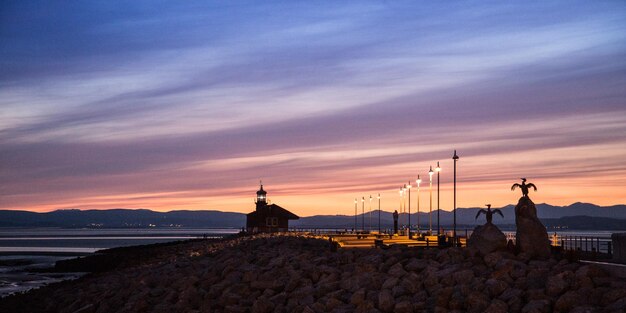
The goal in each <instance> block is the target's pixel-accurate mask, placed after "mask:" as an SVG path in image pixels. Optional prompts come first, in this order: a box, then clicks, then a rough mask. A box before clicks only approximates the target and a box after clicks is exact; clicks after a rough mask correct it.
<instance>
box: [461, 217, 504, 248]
mask: <svg viewBox="0 0 626 313" xmlns="http://www.w3.org/2000/svg"><path fill="white" fill-rule="evenodd" d="M467 246H468V247H470V248H475V249H477V250H478V251H480V253H481V254H482V255H486V254H488V253H490V252H494V251H497V250H504V249H506V236H505V235H504V234H503V233H502V231H500V229H498V227H497V226H496V225H494V224H492V223H487V224H485V225H482V226H477V227H476V228H474V231H473V232H472V235H471V236H470V238H469V239H468V240H467Z"/></svg>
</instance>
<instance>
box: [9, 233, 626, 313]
mask: <svg viewBox="0 0 626 313" xmlns="http://www.w3.org/2000/svg"><path fill="white" fill-rule="evenodd" d="M167 253H169V255H168V257H161V258H159V259H158V260H157V261H154V262H146V263H145V264H141V265H137V266H132V267H128V268H121V269H120V268H118V269H117V270H115V271H110V272H104V273H97V274H90V275H87V276H85V277H83V278H81V279H79V280H77V281H73V282H65V283H61V284H59V285H56V286H50V287H46V288H43V289H41V290H36V291H33V292H30V293H28V294H26V295H20V296H13V297H9V298H6V299H3V300H0V311H2V312H40V311H43V312H81V313H85V312H253V313H267V312H307V313H308V312H399V313H402V312H451V311H457V312H461V311H467V312H552V311H556V312H568V311H572V312H620V310H621V312H623V310H624V308H626V282H624V281H623V280H619V279H616V278H612V277H609V276H607V275H606V274H605V273H604V272H603V271H601V270H599V269H598V268H596V267H594V266H591V265H582V264H580V263H576V262H569V261H567V260H560V261H559V260H555V259H549V260H544V261H536V260H529V258H528V256H527V255H525V254H523V253H522V254H520V255H519V256H514V255H512V254H508V253H507V252H492V253H489V254H487V255H485V256H480V255H479V254H478V253H477V251H476V250H475V249H462V248H449V249H444V250H437V249H432V250H418V249H411V248H401V247H394V248H391V249H388V250H379V249H350V250H349V249H340V250H339V251H338V252H331V251H330V249H329V247H328V242H327V241H324V240H318V239H313V238H306V237H301V236H295V235H289V236H286V235H282V236H271V235H259V236H251V237H242V238H237V239H231V240H226V241H223V242H217V243H215V242H213V243H208V242H207V243H202V242H196V243H193V244H188V245H181V246H180V247H178V248H177V249H176V250H171V249H170V250H167Z"/></svg>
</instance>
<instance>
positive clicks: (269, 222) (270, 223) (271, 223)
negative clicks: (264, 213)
mask: <svg viewBox="0 0 626 313" xmlns="http://www.w3.org/2000/svg"><path fill="white" fill-rule="evenodd" d="M265 226H267V227H277V226H278V218H277V217H266V218H265Z"/></svg>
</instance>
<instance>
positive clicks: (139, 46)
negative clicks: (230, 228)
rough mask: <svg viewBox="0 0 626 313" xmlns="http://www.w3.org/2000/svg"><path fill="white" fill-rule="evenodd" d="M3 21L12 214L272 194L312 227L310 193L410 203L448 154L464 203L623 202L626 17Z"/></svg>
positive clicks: (561, 13)
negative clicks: (408, 193) (417, 184)
mask: <svg viewBox="0 0 626 313" xmlns="http://www.w3.org/2000/svg"><path fill="white" fill-rule="evenodd" d="M0 12H2V13H0V14H1V15H0V40H1V41H2V42H3V43H5V44H3V45H2V47H1V48H0V67H1V68H2V70H1V71H0V170H1V171H0V179H1V180H2V181H3V186H2V187H1V189H0V194H1V195H2V199H3V200H2V202H1V203H0V207H2V208H16V209H17V208H23V209H29V208H34V209H52V208H55V207H76V206H77V207H98V208H104V207H112V206H116V207H121V206H133V207H137V206H145V207H152V208H157V209H171V208H197V209H202V208H215V209H226V210H238V211H247V210H248V208H247V207H246V204H245V203H247V202H246V201H247V200H249V199H248V198H247V196H248V193H251V192H252V190H251V189H253V188H254V182H255V181H256V180H257V179H258V178H260V177H263V178H264V179H265V180H267V181H268V182H271V185H273V186H275V188H273V189H274V192H275V194H276V195H279V196H281V197H282V198H283V199H284V201H286V202H287V205H293V206H296V207H297V208H299V209H298V210H301V213H302V214H306V212H311V210H313V209H315V210H319V208H318V203H317V202H316V201H318V200H315V201H312V202H311V201H309V202H307V200H305V199H306V198H307V197H303V199H299V198H298V195H317V196H319V197H323V198H324V200H319V201H322V202H321V203H323V205H324V207H326V208H327V209H326V210H328V212H335V211H336V209H337V208H338V207H341V206H343V205H344V204H345V203H343V202H341V201H343V200H342V199H344V198H346V199H348V200H346V201H348V202H349V199H351V198H353V197H354V196H355V194H361V193H364V192H365V193H368V192H374V193H377V192H378V191H380V190H383V192H384V193H385V195H386V197H397V195H395V194H394V192H395V191H394V190H395V189H396V188H397V187H398V186H397V185H399V184H401V183H402V181H404V180H408V179H414V178H415V177H414V176H416V175H417V173H418V170H419V171H420V172H421V173H422V175H424V174H425V172H426V170H427V166H428V165H429V164H433V162H436V160H440V161H442V162H444V160H446V161H445V162H449V160H447V159H449V154H450V152H451V150H452V149H458V150H459V151H462V153H463V154H462V155H463V164H464V165H463V166H464V167H463V170H462V176H460V180H461V182H463V183H465V184H467V185H466V188H467V189H466V191H465V192H466V194H463V196H464V198H465V199H466V200H465V201H466V202H467V203H466V205H479V204H482V203H483V202H482V201H483V200H482V199H481V197H492V195H495V199H493V200H492V201H491V202H492V203H498V202H500V203H501V204H505V203H508V202H512V200H511V198H512V196H511V195H510V194H508V193H501V192H500V191H496V190H494V188H497V186H499V185H500V184H504V183H505V182H506V183H507V184H508V182H509V181H510V180H511V179H516V178H517V177H518V176H520V175H523V176H534V177H536V178H537V179H541V180H542V181H541V182H543V183H544V184H549V186H547V189H548V188H550V189H548V191H546V193H545V195H546V198H544V199H542V202H554V203H556V204H563V203H567V202H575V201H595V202H597V203H601V204H613V203H617V202H620V203H623V202H625V201H626V194H624V192H622V191H620V190H618V189H616V188H614V187H611V185H609V186H607V185H606V184H605V183H603V182H607V181H608V182H614V183H615V185H617V184H619V183H623V181H624V177H625V175H624V172H625V169H624V167H623V166H622V165H621V163H620V162H619V160H621V159H623V158H624V157H626V150H625V149H624V148H623V147H625V146H626V145H625V144H626V136H624V134H626V129H625V128H626V117H625V116H626V114H624V113H625V111H626V109H625V107H624V104H623V101H624V99H626V91H625V90H624V88H623V86H624V85H626V61H624V60H626V58H625V57H624V56H625V55H626V45H625V44H624V42H626V41H624V39H626V38H625V37H626V26H625V25H624V23H623V22H622V21H623V20H624V18H625V17H626V8H625V7H624V6H623V5H621V4H619V3H616V2H605V3H584V2H581V3H577V4H576V5H573V4H571V3H567V4H566V3H537V4H528V3H525V4H523V5H522V4H520V5H516V4H502V3H491V4H489V5H487V4H485V5H466V4H430V3H428V4H426V3H420V4H415V3H411V2H407V3H403V2H393V3H377V2H375V3H369V4H367V5H366V4H359V5H353V4H350V3H318V4H315V5H313V4H303V3H283V2H276V3H272V2H270V3H264V4H258V3H244V2H238V3H235V4H232V3H228V4H227V3H214V4H206V3H202V2H198V3H195V2H185V3H170V2H163V3H158V4H155V3H153V2H151V3H149V4H148V3H144V2H141V1H137V2H133V3H132V4H128V3H125V4H121V3H102V4H94V3H68V4H49V3H46V4H44V3H39V4H36V5H35V4H31V3H24V2H9V3H6V4H3V9H2V10H0ZM548 13H549V14H548ZM446 166H447V167H448V168H449V164H448V165H446ZM590 168H593V170H589V169H590ZM599 174H602V176H603V177H602V179H600V178H599V177H598V176H599ZM443 175H444V176H443V178H444V179H445V182H444V185H443V188H444V189H443V190H444V191H445V192H449V181H450V179H449V178H450V176H449V175H450V171H444V174H443ZM575 177H582V178H584V181H586V182H588V183H589V186H587V188H588V189H589V190H588V192H586V193H579V192H578V191H579V188H582V187H577V186H571V184H570V182H571V181H572V179H573V178H575ZM4 182H6V183H4ZM470 186H471V187H470ZM503 188H504V189H506V186H504V187H503ZM568 188H569V189H568ZM542 190H543V189H542ZM550 190H553V192H551V191H550ZM556 190H571V191H572V194H571V196H570V197H567V195H563V193H561V192H556ZM471 191H477V192H475V193H471ZM442 199H443V198H442ZM448 200H449V199H447V198H446V200H444V203H446V205H448V204H449V201H448ZM389 205H393V204H392V203H389Z"/></svg>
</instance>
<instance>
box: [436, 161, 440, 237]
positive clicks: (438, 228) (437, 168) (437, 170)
mask: <svg viewBox="0 0 626 313" xmlns="http://www.w3.org/2000/svg"><path fill="white" fill-rule="evenodd" d="M435 172H437V236H439V235H440V232H439V230H440V229H441V227H440V226H439V211H440V210H439V172H441V167H440V166H439V161H437V167H436V168H435Z"/></svg>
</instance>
